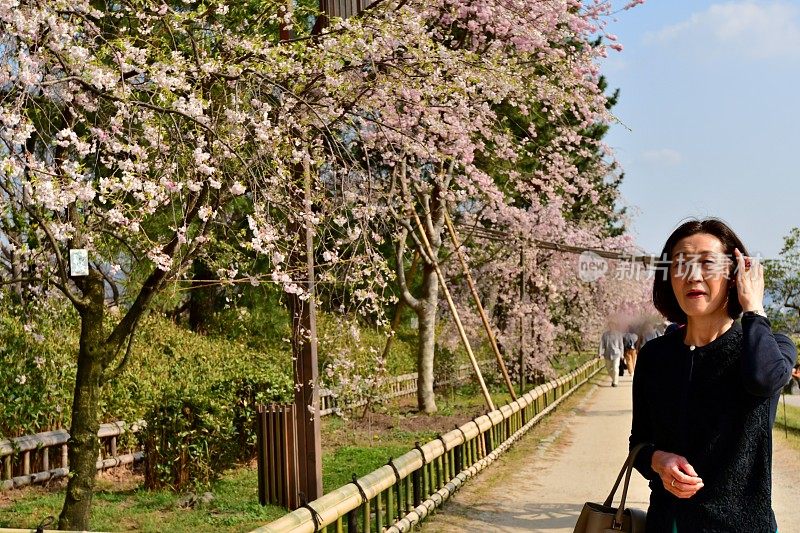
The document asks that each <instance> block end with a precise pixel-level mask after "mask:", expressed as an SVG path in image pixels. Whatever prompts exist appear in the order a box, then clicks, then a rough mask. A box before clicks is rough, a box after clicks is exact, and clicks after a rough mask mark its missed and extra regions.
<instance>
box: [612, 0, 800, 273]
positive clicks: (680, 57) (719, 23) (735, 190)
mask: <svg viewBox="0 0 800 533" xmlns="http://www.w3.org/2000/svg"><path fill="white" fill-rule="evenodd" d="M618 3H619V4H620V5H624V3H625V2H622V1H620V2H618ZM616 19H617V20H616V21H612V22H610V24H609V26H608V28H607V31H608V32H609V33H614V34H616V35H617V36H618V37H619V40H620V42H621V43H622V44H623V46H624V47H625V49H624V51H623V52H621V53H612V54H611V56H610V58H609V59H608V60H606V61H605V62H604V63H603V72H604V73H605V75H606V77H607V78H608V80H609V85H610V87H612V88H613V87H619V88H620V90H621V97H620V102H619V104H618V105H617V106H616V107H615V108H614V110H613V112H614V114H615V115H616V117H617V118H618V119H619V121H620V124H617V125H614V126H613V127H612V129H611V131H610V133H609V135H608V137H607V141H608V143H609V144H610V145H611V146H612V147H613V148H614V149H615V151H616V156H617V158H618V160H619V161H620V162H621V163H622V165H623V167H624V170H625V180H624V182H623V184H622V187H621V192H622V196H623V199H622V200H623V203H624V204H625V205H627V206H629V212H630V213H631V219H632V220H631V226H630V227H631V230H632V232H633V234H634V235H636V237H637V242H638V243H639V245H640V246H641V247H642V248H644V249H645V250H646V251H648V252H659V251H660V250H661V247H662V246H663V243H664V241H665V240H666V238H667V236H668V235H669V233H670V232H671V231H672V230H673V229H674V228H675V227H676V226H677V225H678V224H679V222H680V221H681V220H682V219H684V218H685V217H689V216H718V217H720V218H722V219H724V220H726V221H727V222H729V223H730V224H731V226H732V227H733V229H734V230H735V231H736V232H737V233H738V234H739V236H740V237H742V240H743V241H744V243H745V245H746V246H747V247H748V249H749V251H750V252H751V254H753V255H755V254H756V253H760V254H762V255H763V256H765V257H775V256H776V255H777V254H778V252H779V251H780V248H781V246H782V243H783V236H784V235H786V234H787V233H788V232H789V230H790V228H792V227H793V226H800V133H798V127H799V126H800V105H799V103H798V97H800V0H791V1H790V0H763V1H755V0H730V1H728V0H718V1H704V0H647V2H645V4H643V5H641V6H638V7H636V8H634V9H632V10H629V11H624V12H621V13H619V14H617V15H616Z"/></svg>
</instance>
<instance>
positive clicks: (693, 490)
mask: <svg viewBox="0 0 800 533" xmlns="http://www.w3.org/2000/svg"><path fill="white" fill-rule="evenodd" d="M650 466H651V467H652V468H653V471H655V472H656V473H657V474H658V475H659V477H661V482H662V483H663V484H664V488H665V489H667V492H669V493H670V494H673V495H675V496H677V497H678V498H691V497H692V496H694V495H695V494H697V491H699V490H700V489H702V488H703V480H702V479H700V477H699V476H698V475H697V472H695V471H694V468H693V467H692V465H690V464H689V461H687V460H686V458H685V457H683V456H681V455H676V454H674V453H669V452H662V451H661V450H656V451H655V452H653V459H652V460H651V462H650Z"/></svg>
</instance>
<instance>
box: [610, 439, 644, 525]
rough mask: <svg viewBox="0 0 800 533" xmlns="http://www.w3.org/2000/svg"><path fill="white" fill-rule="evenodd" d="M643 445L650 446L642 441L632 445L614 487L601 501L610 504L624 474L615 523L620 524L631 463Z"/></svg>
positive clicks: (626, 494)
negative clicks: (604, 499)
mask: <svg viewBox="0 0 800 533" xmlns="http://www.w3.org/2000/svg"><path fill="white" fill-rule="evenodd" d="M645 446H650V443H649V442H642V443H640V444H637V445H636V446H634V447H633V449H632V450H631V452H630V453H629V454H628V458H627V459H626V460H625V464H623V465H622V469H621V470H620V471H619V475H618V476H617V481H615V482H614V487H613V488H612V489H611V493H609V495H608V498H606V501H605V502H603V505H605V506H606V507H610V506H611V503H612V501H613V500H614V494H615V493H616V492H617V488H618V487H619V483H620V481H622V475H623V474H625V484H624V485H623V486H622V499H621V500H620V502H619V508H618V509H617V514H616V516H615V517H614V523H615V524H622V513H624V512H625V498H626V497H627V496H628V484H629V483H630V481H631V472H632V471H633V463H634V461H635V460H636V456H637V455H638V454H639V452H640V451H641V450H642V448H644V447H645Z"/></svg>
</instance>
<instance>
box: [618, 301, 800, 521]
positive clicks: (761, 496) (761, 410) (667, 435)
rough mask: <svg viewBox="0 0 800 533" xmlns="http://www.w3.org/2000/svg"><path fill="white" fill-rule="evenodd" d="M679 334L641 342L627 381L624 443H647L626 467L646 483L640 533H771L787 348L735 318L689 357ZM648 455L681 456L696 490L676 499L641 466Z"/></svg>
mask: <svg viewBox="0 0 800 533" xmlns="http://www.w3.org/2000/svg"><path fill="white" fill-rule="evenodd" d="M684 336H685V328H683V329H679V330H677V331H674V332H672V333H670V334H668V335H665V336H663V337H659V338H656V339H654V340H652V341H650V342H648V343H647V344H645V345H644V346H643V347H642V349H641V351H640V353H639V359H638V362H637V363H636V373H635V375H634V380H633V423H632V426H631V437H630V445H631V447H633V446H635V445H636V444H638V443H640V442H649V443H652V444H653V446H651V447H647V448H645V449H644V450H643V451H642V452H641V453H640V454H639V457H638V459H637V461H636V464H635V466H636V469H637V470H639V472H641V474H642V475H643V476H644V477H645V478H647V479H648V480H650V489H651V491H652V492H651V496H650V508H649V509H648V516H647V532H648V533H662V532H664V533H670V532H671V531H672V524H673V521H674V522H677V526H678V531H679V532H681V533H683V532H691V533H696V532H704V533H705V532H707V533H711V532H742V533H762V532H763V533H774V532H775V529H776V527H777V524H776V521H775V515H774V513H773V512H772V494H771V491H772V425H773V423H774V422H775V412H776V410H777V406H778V400H779V398H780V391H781V388H782V387H783V386H784V385H785V384H786V383H787V382H788V381H789V376H790V375H791V369H792V366H793V365H794V361H795V359H796V357H797V350H796V348H795V346H794V344H793V343H792V341H791V340H790V339H789V338H788V337H786V336H785V335H780V334H775V335H773V333H772V330H771V327H770V323H769V320H767V319H766V318H763V317H760V316H748V317H744V318H742V322H741V323H739V322H734V324H733V326H732V327H731V328H730V329H729V330H728V331H726V332H725V333H723V334H722V335H721V336H719V337H718V338H717V339H715V340H714V341H713V342H711V343H709V344H707V345H705V346H700V347H697V348H696V349H695V350H690V349H689V346H687V345H686V344H685V343H684ZM655 450H662V451H666V452H671V453H675V454H678V455H682V456H684V457H686V459H687V460H688V461H689V464H691V465H692V466H693V467H694V469H695V470H696V471H697V474H698V475H699V476H700V477H701V478H702V479H703V485H704V486H703V488H702V489H700V490H699V491H698V492H697V494H695V495H694V496H693V497H691V498H688V499H680V498H677V497H675V496H673V495H672V494H670V493H669V492H667V490H666V489H665V488H664V486H663V484H662V482H661V478H660V477H659V476H658V475H657V474H656V473H655V472H654V471H653V470H652V468H651V466H650V461H651V459H652V456H653V452H654V451H655Z"/></svg>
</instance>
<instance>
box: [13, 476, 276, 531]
mask: <svg viewBox="0 0 800 533" xmlns="http://www.w3.org/2000/svg"><path fill="white" fill-rule="evenodd" d="M99 485H100V487H101V488H100V490H98V491H97V492H96V493H95V496H94V502H93V505H92V520H91V527H92V529H94V530H97V531H124V530H138V531H145V532H148V531H152V532H160V531H193V532H194V531H219V532H238V531H250V530H252V529H255V528H256V527H258V526H260V525H263V524H265V523H267V522H270V521H272V520H274V519H276V518H278V517H280V516H282V515H283V514H284V513H285V511H284V510H283V509H282V508H280V507H275V506H267V507H262V506H261V505H259V504H258V488H257V487H258V481H257V476H256V470H255V469H253V468H240V469H237V470H233V471H231V472H229V473H227V474H226V475H224V476H223V477H222V478H221V479H220V480H218V481H217V482H215V483H214V484H213V487H212V489H211V490H212V492H213V494H214V500H213V501H212V502H211V503H209V504H207V505H205V506H203V507H196V508H194V509H181V508H179V507H178V501H179V500H180V499H181V497H182V495H180V494H176V493H174V492H171V491H168V490H160V491H147V490H143V489H139V488H133V489H124V488H123V489H120V488H115V487H114V486H113V485H112V484H111V483H109V482H101V483H99ZM14 498H15V499H16V496H14ZM63 499H64V496H63V493H62V492H54V491H47V490H45V489H41V488H34V489H29V490H28V491H27V493H26V494H25V495H24V496H22V497H21V498H19V499H16V501H15V502H14V503H13V505H9V506H0V526H2V527H31V528H32V527H36V526H37V525H38V524H39V523H40V522H41V521H42V520H43V519H44V518H46V517H47V516H48V515H52V516H56V517H57V516H58V513H59V512H60V510H61V505H62V504H63Z"/></svg>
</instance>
